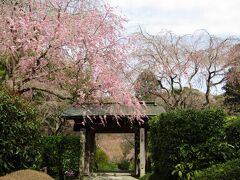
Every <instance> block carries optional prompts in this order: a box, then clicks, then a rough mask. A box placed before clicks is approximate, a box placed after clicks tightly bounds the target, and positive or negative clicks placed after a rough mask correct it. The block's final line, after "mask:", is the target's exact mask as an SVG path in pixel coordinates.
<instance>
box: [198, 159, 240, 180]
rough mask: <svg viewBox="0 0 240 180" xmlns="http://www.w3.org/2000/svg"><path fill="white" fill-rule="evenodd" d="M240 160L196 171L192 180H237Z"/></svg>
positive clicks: (239, 173)
mask: <svg viewBox="0 0 240 180" xmlns="http://www.w3.org/2000/svg"><path fill="white" fill-rule="evenodd" d="M239 177H240V159H235V160H231V161H227V162H226V163H222V164H218V165H213V166H212V167H210V168H207V169H204V170H202V171H196V172H195V174H194V177H193V179H196V180H207V179H211V180H219V179H221V180H229V179H231V180H239Z"/></svg>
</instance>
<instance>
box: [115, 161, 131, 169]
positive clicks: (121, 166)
mask: <svg viewBox="0 0 240 180" xmlns="http://www.w3.org/2000/svg"><path fill="white" fill-rule="evenodd" d="M117 165H118V169H120V170H123V171H129V168H130V162H129V161H127V160H122V161H121V162H119V163H118V164H117Z"/></svg>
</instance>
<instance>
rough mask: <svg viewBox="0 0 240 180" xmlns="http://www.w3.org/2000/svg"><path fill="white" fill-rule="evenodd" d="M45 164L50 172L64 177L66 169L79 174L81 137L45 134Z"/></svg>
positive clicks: (43, 141)
mask: <svg viewBox="0 0 240 180" xmlns="http://www.w3.org/2000/svg"><path fill="white" fill-rule="evenodd" d="M42 145H43V155H42V156H43V164H42V166H45V167H47V169H48V174H50V175H52V176H58V177H60V178H63V177H64V173H65V172H66V171H73V172H75V173H76V174H75V175H77V172H78V168H79V152H80V148H81V147H80V139H79V137H77V136H45V137H43V139H42Z"/></svg>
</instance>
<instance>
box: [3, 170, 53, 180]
mask: <svg viewBox="0 0 240 180" xmlns="http://www.w3.org/2000/svg"><path fill="white" fill-rule="evenodd" d="M0 179H1V180H33V179H34V180H54V179H53V178H52V177H50V176H49V175H47V174H46V173H43V172H39V171H34V170H31V169H25V170H19V171H15V172H12V173H10V174H7V175H6V176H3V177H0Z"/></svg>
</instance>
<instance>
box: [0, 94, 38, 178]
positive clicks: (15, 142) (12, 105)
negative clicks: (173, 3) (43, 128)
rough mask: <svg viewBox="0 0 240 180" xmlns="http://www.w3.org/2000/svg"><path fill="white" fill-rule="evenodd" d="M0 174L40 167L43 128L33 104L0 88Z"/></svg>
mask: <svg viewBox="0 0 240 180" xmlns="http://www.w3.org/2000/svg"><path fill="white" fill-rule="evenodd" d="M0 132H1V133H0V134H1V139H0V175H4V174H6V173H9V172H11V171H15V170H19V169H23V168H38V166H39V164H40V163H39V162H40V159H41V158H40V157H41V151H40V137H41V135H40V130H39V123H38V121H37V120H36V113H35V110H34V108H32V107H31V105H30V104H29V103H28V102H26V101H24V100H23V99H21V98H20V97H17V96H11V95H10V94H9V93H8V92H6V91H5V90H0Z"/></svg>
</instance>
